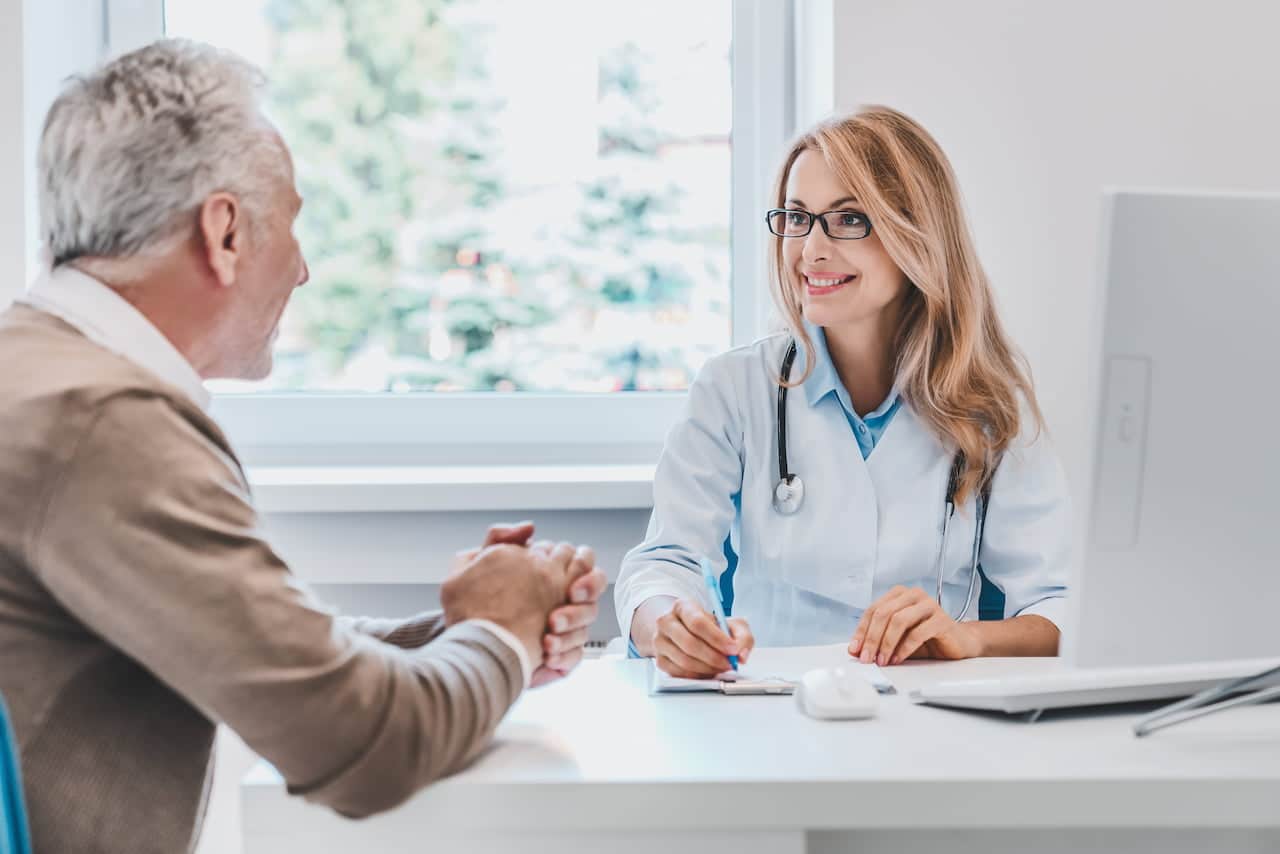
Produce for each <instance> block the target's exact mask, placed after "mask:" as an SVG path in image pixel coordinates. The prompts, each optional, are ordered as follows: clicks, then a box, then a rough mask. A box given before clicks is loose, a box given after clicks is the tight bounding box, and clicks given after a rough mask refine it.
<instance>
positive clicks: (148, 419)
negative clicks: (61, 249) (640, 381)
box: [0, 303, 239, 468]
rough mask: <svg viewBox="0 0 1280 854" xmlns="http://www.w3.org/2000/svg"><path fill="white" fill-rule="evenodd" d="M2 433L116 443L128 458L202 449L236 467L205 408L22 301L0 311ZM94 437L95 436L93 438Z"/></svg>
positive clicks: (56, 442)
mask: <svg viewBox="0 0 1280 854" xmlns="http://www.w3.org/2000/svg"><path fill="white" fill-rule="evenodd" d="M0 365H4V366H5V368H6V370H3V371H0V425H3V428H2V430H0V432H4V433H6V434H7V435H10V436H13V437H21V438H20V441H18V442H17V443H16V444H17V445H26V446H28V447H35V446H38V445H45V446H53V448H51V449H50V450H54V449H56V448H57V447H61V448H62V449H63V451H64V453H63V454H54V455H53V456H54V457H63V458H65V455H67V454H69V453H70V452H72V451H73V450H74V448H75V447H76V446H77V445H79V444H80V443H82V442H84V441H87V440H92V441H94V442H95V443H99V444H100V443H102V442H105V441H108V440H109V439H110V440H118V441H119V442H120V443H121V450H122V451H127V453H128V455H130V456H135V457H136V456H139V455H149V456H159V457H168V456H171V455H172V453H173V452H174V451H175V449H181V448H183V447H187V446H191V445H199V446H204V449H205V451H206V452H212V453H213V454H214V455H215V456H218V457H225V458H226V459H224V460H223V462H224V463H230V464H232V465H233V466H234V467H236V468H238V467H239V466H238V463H236V462H235V456H234V453H233V451H232V449H231V446H230V443H229V442H228V441H227V439H226V436H225V435H224V434H223V433H222V431H221V429H219V427H218V425H217V424H216V423H215V422H214V421H213V420H212V419H211V418H210V417H209V416H208V415H207V414H206V413H205V412H204V411H203V410H202V409H200V407H199V406H198V405H197V404H196V403H195V402H194V401H192V400H191V399H190V398H188V397H187V396H186V395H185V394H183V393H182V392H181V391H180V390H178V389H176V388H174V387H172V386H170V385H168V384H167V383H165V382H163V381H162V380H160V379H158V378H157V377H155V376H154V375H153V374H151V373H149V372H148V371H146V370H145V369H143V368H141V367H139V366H138V365H136V364H134V363H133V362H132V361H130V360H128V359H126V358H124V357H123V356H120V355H118V354H116V353H113V352H111V351H110V350H107V349H105V348H103V347H101V346H99V345H97V344H96V343H94V342H93V341H90V340H89V339H88V338H86V337H85V336H84V335H83V334H81V333H80V332H79V331H77V330H76V329H75V328H74V327H72V326H70V325H69V324H67V323H65V322H63V321H61V320H59V319H58V318H56V317H53V316H51V315H48V314H45V313H44V312H41V311H39V310H38V309H35V308H32V307H30V306H26V305H23V304H21V303H19V304H15V305H13V306H11V307H9V308H8V309H5V310H4V311H3V312H0ZM91 434H92V435H91Z"/></svg>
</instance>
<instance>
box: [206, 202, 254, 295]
mask: <svg viewBox="0 0 1280 854" xmlns="http://www.w3.org/2000/svg"><path fill="white" fill-rule="evenodd" d="M200 237H201V243H202V249H203V251H204V254H205V260H206V261H207V262H208V264H209V269H210V270H212V271H213V275H214V276H216V277H217V279H218V283H219V284H220V285H222V286H223V287H227V288H229V287H231V286H232V285H234V284H235V283H236V272H237V268H238V266H239V262H240V260H241V258H240V254H241V252H242V251H243V250H244V239H245V238H244V216H243V214H242V213H241V210H240V202H239V200H238V199H237V198H236V197H235V196H233V195H231V194H230V193H214V194H213V195H212V196H209V198H207V199H205V200H204V204H202V205H201V206H200Z"/></svg>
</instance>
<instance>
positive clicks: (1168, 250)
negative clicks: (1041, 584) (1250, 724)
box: [1064, 191, 1280, 667]
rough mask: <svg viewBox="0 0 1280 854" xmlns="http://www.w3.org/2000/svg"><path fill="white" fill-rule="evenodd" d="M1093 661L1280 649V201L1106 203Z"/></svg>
mask: <svg viewBox="0 0 1280 854" xmlns="http://www.w3.org/2000/svg"><path fill="white" fill-rule="evenodd" d="M1104 235H1105V236H1104V243H1103V247H1102V249H1103V252H1102V257H1103V264H1104V293H1103V296H1102V300H1103V307H1104V319H1103V321H1102V323H1103V333H1102V349H1101V363H1100V365H1099V366H1098V367H1099V371H1098V376H1099V378H1100V381H1099V395H1098V413H1097V431H1096V435H1095V439H1096V444H1095V447H1094V482H1093V499H1092V506H1091V512H1090V514H1089V521H1088V529H1087V533H1086V544H1085V550H1084V554H1083V555H1082V559H1081V560H1080V561H1079V562H1078V566H1077V572H1076V578H1075V580H1074V585H1073V588H1072V593H1071V597H1070V608H1069V611H1070V614H1069V617H1068V621H1067V625H1066V627H1065V631H1064V655H1066V656H1067V657H1069V658H1070V659H1071V660H1072V662H1073V663H1074V664H1076V665H1077V666H1080V667H1098V666H1103V667H1106V666H1127V665H1153V664H1176V663H1184V662H1194V661H1222V660H1230V659H1242V658H1259V657H1264V656H1273V655H1280V376H1278V375H1277V374H1278V372H1280V195H1261V194H1223V193H1195V192H1163V191H1113V192H1109V193H1108V194H1107V197H1106V217H1105V226H1104Z"/></svg>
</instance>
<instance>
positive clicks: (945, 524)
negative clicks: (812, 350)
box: [773, 339, 991, 621]
mask: <svg viewBox="0 0 1280 854" xmlns="http://www.w3.org/2000/svg"><path fill="white" fill-rule="evenodd" d="M796 351H797V350H796V342H795V339H792V341H791V345H790V346H789V347H788V348H787V352H786V355H785V356H783V358H782V377H781V381H780V382H779V383H778V415H777V426H778V485H777V486H776V487H775V488H774V500H773V506H774V509H775V510H776V511H777V512H778V513H780V514H782V515H791V514H792V513H795V512H796V511H798V510H799V509H800V505H801V503H803V501H804V483H803V481H802V480H801V479H800V478H799V476H798V475H796V473H795V472H793V471H791V470H790V467H789V466H788V463H787V392H788V390H789V389H788V386H787V383H788V382H790V380H791V367H792V365H793V364H794V363H795V360H796ZM963 468H964V454H963V453H957V454H956V456H955V458H954V459H953V460H952V462H951V472H950V474H949V476H948V478H947V493H946V496H945V498H944V503H943V511H942V531H941V536H940V538H939V539H940V542H939V545H938V555H937V559H936V560H935V563H934V568H935V570H936V573H937V576H938V588H937V600H938V605H939V606H942V588H943V580H944V577H945V575H946V554H947V543H948V541H949V540H950V537H951V517H952V516H954V515H955V512H956V492H957V490H958V489H959V485H960V472H961V471H962V470H963ZM783 496H786V497H785V498H784V497H783ZM990 496H991V479H990V478H985V479H984V482H983V487H982V489H981V490H980V492H979V494H978V496H977V500H976V509H977V518H976V519H975V520H974V531H973V549H972V553H971V554H970V558H969V591H968V594H967V595H966V596H965V599H964V607H963V608H962V609H961V610H960V615H959V616H958V617H955V618H954V619H955V620H956V621H960V620H963V619H964V618H965V615H966V614H968V613H969V607H970V606H971V605H972V604H973V594H974V591H975V590H976V589H977V586H978V585H977V581H978V557H979V554H980V553H981V550H982V533H983V528H984V527H985V525H986V518H987V502H988V499H989V498H990ZM943 607H945V606H943Z"/></svg>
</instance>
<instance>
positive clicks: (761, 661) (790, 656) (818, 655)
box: [649, 643, 895, 694]
mask: <svg viewBox="0 0 1280 854" xmlns="http://www.w3.org/2000/svg"><path fill="white" fill-rule="evenodd" d="M837 664H838V665H841V666H843V667H852V668H854V669H855V670H857V671H859V675H860V676H862V678H864V679H866V680H867V681H868V682H870V683H871V684H872V685H873V686H874V687H875V689H876V690H877V691H879V692H880V693H881V694H893V693H895V689H894V687H893V683H892V682H890V681H889V679H888V677H886V676H885V675H884V671H882V670H881V669H880V668H879V667H876V666H875V665H874V664H863V663H862V662H860V661H857V660H856V659H854V658H851V657H850V656H849V648H848V645H847V644H843V643H838V644H827V645H824V646H788V647H771V648H764V649H757V650H755V651H754V652H752V654H751V660H750V661H749V662H748V663H747V664H746V665H745V666H743V667H742V668H741V669H740V670H739V671H738V672H737V673H732V672H731V673H729V674H722V676H721V678H719V679H679V678H677V677H675V676H669V675H667V674H666V673H663V672H662V671H661V670H659V669H658V668H657V666H655V665H653V664H652V663H651V664H650V679H649V692H650V693H652V694H667V693H682V692H691V691H719V690H720V683H721V681H724V680H727V679H735V680H738V681H741V680H745V679H750V680H753V681H772V680H783V681H787V682H792V683H798V682H799V681H800V677H802V676H804V674H805V673H806V672H808V671H810V670H812V669H814V668H815V667H830V666H832V665H837Z"/></svg>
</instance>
